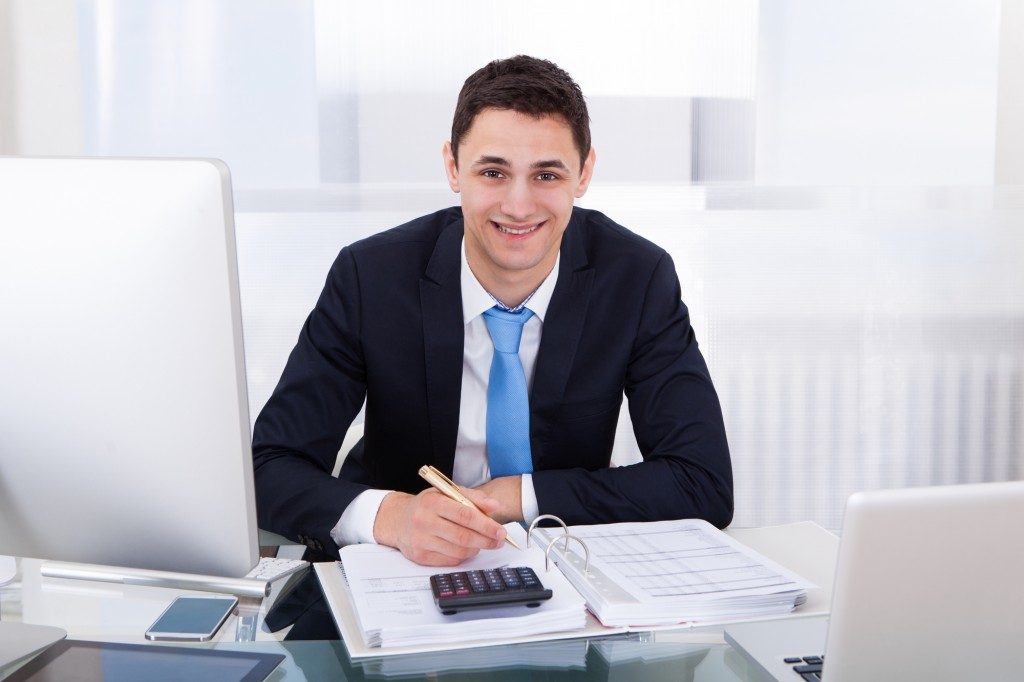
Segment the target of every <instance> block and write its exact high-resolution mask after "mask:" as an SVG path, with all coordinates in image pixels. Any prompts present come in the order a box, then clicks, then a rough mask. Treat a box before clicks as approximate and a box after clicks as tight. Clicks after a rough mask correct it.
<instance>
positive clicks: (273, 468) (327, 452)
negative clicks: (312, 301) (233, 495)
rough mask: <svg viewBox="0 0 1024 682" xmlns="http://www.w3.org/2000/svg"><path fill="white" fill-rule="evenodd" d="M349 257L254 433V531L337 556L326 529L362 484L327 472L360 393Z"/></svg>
mask: <svg viewBox="0 0 1024 682" xmlns="http://www.w3.org/2000/svg"><path fill="white" fill-rule="evenodd" d="M360 299H361V297H360V292H359V278H358V272H357V269H356V264H355V261H354V260H353V258H352V254H351V252H350V251H349V250H348V249H343V250H342V251H341V253H340V254H339V255H338V258H337V259H336V260H335V262H334V265H333V266H332V267H331V271H330V273H329V275H328V277H327V283H326V284H325V286H324V289H323V292H322V293H321V295H320V298H319V300H318V301H317V303H316V306H315V307H314V309H313V311H312V312H311V313H310V314H309V317H308V318H307V319H306V322H305V324H304V325H303V327H302V330H301V332H300V333H299V339H298V342H297V343H296V345H295V348H294V349H293V350H292V352H291V355H290V356H289V358H288V363H287V365H286V366H285V369H284V372H283V373H282V375H281V380H280V381H279V382H278V384H277V387H276V388H275V389H274V393H273V395H272V396H271V397H270V400H269V401H267V404H266V405H265V406H264V408H263V410H262V412H261V413H260V416H259V418H258V419H257V420H256V425H255V428H254V432H253V467H254V472H255V482H256V509H257V517H258V521H259V526H260V528H264V529H266V530H269V531H273V532H275V533H278V534H280V535H284V536H285V537H288V538H290V539H293V540H297V541H299V542H301V543H302V544H305V545H307V546H309V547H310V548H312V549H316V550H318V551H324V552H328V553H331V554H333V555H335V556H337V546H336V545H335V543H334V542H333V541H332V539H331V535H330V532H331V529H332V528H333V527H334V526H335V524H337V523H338V519H339V518H341V515H342V513H343V512H344V511H345V508H346V507H348V505H349V503H350V502H351V501H352V500H353V499H355V497H356V496H357V495H359V493H361V492H363V491H365V490H367V489H368V487H367V486H365V485H360V484H357V483H353V482H350V481H345V480H342V479H338V478H335V477H333V476H331V471H332V470H333V468H334V464H335V461H336V459H337V456H338V449H339V448H340V447H341V443H342V440H343V439H344V436H345V432H346V430H347V429H348V427H349V425H350V424H351V423H352V420H353V419H354V418H355V416H356V414H357V413H358V411H359V408H360V407H361V406H362V403H363V399H364V397H365V396H366V370H365V364H364V361H363V353H362V348H361V344H360V341H359V329H360V320H361V315H362V310H361V309H360Z"/></svg>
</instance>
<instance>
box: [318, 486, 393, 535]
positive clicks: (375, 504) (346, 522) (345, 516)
mask: <svg viewBox="0 0 1024 682" xmlns="http://www.w3.org/2000/svg"><path fill="white" fill-rule="evenodd" d="M390 492H392V491H391V490H365V491H363V492H361V493H359V494H358V495H356V499H354V500H352V502H350V503H349V505H348V507H346V508H345V511H344V512H343V513H342V515H341V519H340V520H339V521H338V525H336V526H335V527H334V528H332V529H331V539H333V540H334V542H335V543H336V544H337V545H338V547H344V546H345V545H357V544H360V543H371V544H375V543H376V542H377V541H376V540H374V539H373V522H374V521H376V520H377V512H378V511H379V510H380V503H381V502H383V501H384V497H385V496H387V494H388V493H390Z"/></svg>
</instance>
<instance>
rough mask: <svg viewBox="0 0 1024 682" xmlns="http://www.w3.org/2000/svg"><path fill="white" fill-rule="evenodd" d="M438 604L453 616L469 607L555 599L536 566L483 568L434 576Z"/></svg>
mask: <svg viewBox="0 0 1024 682" xmlns="http://www.w3.org/2000/svg"><path fill="white" fill-rule="evenodd" d="M430 589H431V590H432V591H433V593H434V603H435V604H437V608H439V609H441V613H443V614H444V615H446V616H450V615H452V614H454V613H458V612H459V611H462V610H465V609H481V608H485V607H488V606H509V605H511V604H525V605H526V606H540V603H541V602H542V601H545V600H547V599H551V590H546V589H544V586H543V585H541V584H540V579H539V578H537V574H536V573H534V572H533V569H532V568H527V567H526V566H520V567H519V568H508V567H504V568H490V569H487V570H483V571H460V572H458V573H438V574H437V575H432V576H430Z"/></svg>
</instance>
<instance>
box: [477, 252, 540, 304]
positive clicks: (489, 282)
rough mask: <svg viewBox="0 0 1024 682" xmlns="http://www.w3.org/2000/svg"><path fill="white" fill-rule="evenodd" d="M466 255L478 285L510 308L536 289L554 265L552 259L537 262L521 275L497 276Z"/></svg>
mask: <svg viewBox="0 0 1024 682" xmlns="http://www.w3.org/2000/svg"><path fill="white" fill-rule="evenodd" d="M466 255H467V258H466V263H467V264H468V265H469V270H470V272H472V273H473V276H474V277H476V280H477V281H478V282H480V286H482V287H483V288H484V290H486V291H487V293H489V294H490V295H491V296H493V297H494V298H496V299H497V300H498V301H500V302H501V303H502V304H503V305H504V306H505V307H507V308H510V309H514V308H516V307H518V306H519V305H520V304H521V303H522V302H523V301H525V300H526V298H527V297H528V296H530V294H532V293H533V292H535V291H537V288H538V287H540V285H541V284H542V283H543V282H544V280H545V279H546V278H547V276H548V275H550V274H551V269H552V268H553V267H554V266H555V263H554V261H552V262H550V263H545V264H539V265H538V267H535V268H531V269H530V270H528V271H525V272H523V273H522V275H521V276H520V275H519V273H516V274H515V275H513V276H511V277H509V276H507V275H506V276H498V275H496V274H495V273H493V272H489V271H488V269H487V268H486V267H479V266H478V265H477V264H476V263H474V262H473V258H472V257H470V256H469V254H466Z"/></svg>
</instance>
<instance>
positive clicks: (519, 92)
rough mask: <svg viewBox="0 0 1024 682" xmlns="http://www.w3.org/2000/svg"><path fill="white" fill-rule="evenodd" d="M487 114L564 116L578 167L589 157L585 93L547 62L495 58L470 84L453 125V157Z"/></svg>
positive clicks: (464, 89)
mask: <svg viewBox="0 0 1024 682" xmlns="http://www.w3.org/2000/svg"><path fill="white" fill-rule="evenodd" d="M484 109H506V110H512V111H515V112H518V113H520V114H526V115H528V116H533V117H534V118H540V117H542V116H560V117H561V118H563V119H565V122H566V123H567V124H568V126H569V128H570V129H571V130H572V138H573V142H574V143H575V144H576V149H577V150H578V151H579V153H580V168H581V169H582V168H583V162H584V161H586V158H587V154H589V153H590V115H589V114H588V113H587V103H586V102H585V101H584V100H583V91H582V90H580V86H579V85H577V84H576V81H574V80H573V79H572V76H570V75H569V74H568V73H566V72H565V71H563V70H562V69H560V68H559V67H558V66H557V65H555V64H553V63H552V62H549V61H548V60H546V59H537V58H536V57H528V56H526V55H522V54H521V55H517V56H515V57H510V58H508V59H496V60H494V61H493V62H491V63H490V64H488V65H487V66H484V67H483V68H481V69H480V70H478V71H476V72H475V73H474V74H473V75H471V76H470V77H469V78H467V79H466V82H465V83H464V84H463V85H462V90H461V91H460V92H459V101H458V103H457V104H456V105H455V118H454V119H453V120H452V155H453V156H454V157H455V163H456V165H458V160H459V142H460V141H461V140H462V138H463V137H465V135H466V133H468V132H469V129H470V127H471V126H472V125H473V119H475V118H476V115H477V114H479V113H480V112H481V111H483V110H484Z"/></svg>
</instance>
